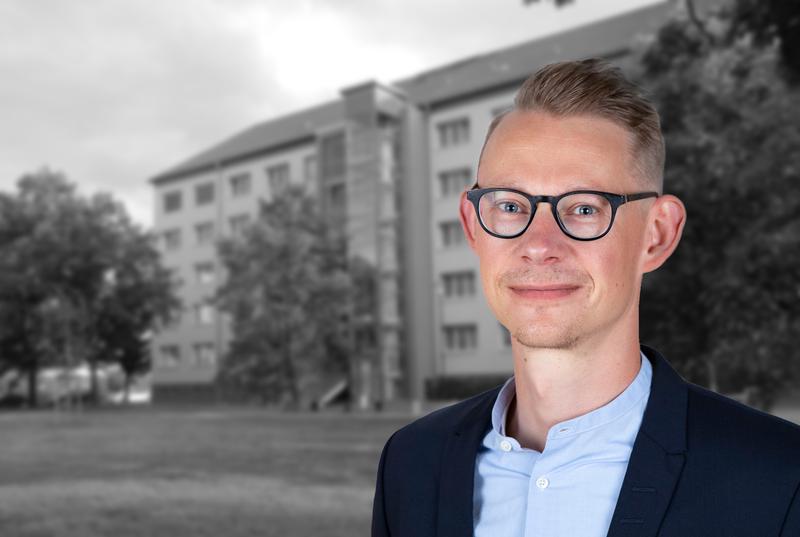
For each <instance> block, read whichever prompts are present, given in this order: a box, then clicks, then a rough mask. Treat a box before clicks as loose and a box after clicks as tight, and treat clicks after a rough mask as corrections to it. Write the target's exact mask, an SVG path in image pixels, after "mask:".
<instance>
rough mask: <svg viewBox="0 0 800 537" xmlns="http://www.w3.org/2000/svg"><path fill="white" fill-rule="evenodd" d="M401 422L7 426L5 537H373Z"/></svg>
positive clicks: (164, 414) (193, 420) (172, 420)
mask: <svg viewBox="0 0 800 537" xmlns="http://www.w3.org/2000/svg"><path fill="white" fill-rule="evenodd" d="M405 421H407V420H403V419H400V418H396V419H392V418H385V417H374V416H349V415H343V414H321V415H310V414H276V413H270V412H266V411H260V410H254V409H205V410H195V411H192V410H166V409H137V410H129V411H126V410H122V411H119V410H107V411H88V412H83V413H72V414H68V413H61V414H56V413H54V412H52V411H42V412H19V413H16V412H9V413H2V414H0V428H2V429H0V433H1V434H2V444H0V445H1V446H2V447H0V535H2V536H3V537H7V536H14V537H17V536H20V537H22V536H24V537H34V536H37V537H39V536H50V535H58V536H64V537H95V536H114V537H130V536H142V537H144V536H148V537H150V536H153V537H156V536H170V537H182V536H192V537H203V536H215V537H241V536H246V535H247V536H250V535H253V536H254V535H258V536H263V537H269V536H280V537H294V536H303V537H305V536H311V535H315V536H320V537H326V536H348V537H349V536H359V535H369V521H370V515H371V509H372V494H373V489H374V480H375V470H376V467H377V463H378V457H379V455H380V449H381V448H382V447H383V443H384V442H385V441H386V439H387V438H388V436H389V434H391V432H392V431H394V430H395V429H397V428H398V427H400V426H402V425H403V424H404V423H405Z"/></svg>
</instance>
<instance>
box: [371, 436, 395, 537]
mask: <svg viewBox="0 0 800 537" xmlns="http://www.w3.org/2000/svg"><path fill="white" fill-rule="evenodd" d="M392 438H394V435H392V436H391V437H389V440H387V441H386V445H385V446H383V451H382V452H381V460H380V462H379V463H378V477H377V479H376V482H375V498H374V499H373V501H372V537H389V536H390V535H391V534H390V533H389V522H388V521H387V519H386V497H385V495H384V481H383V476H384V468H385V466H386V458H387V456H388V453H389V444H390V443H391V442H392Z"/></svg>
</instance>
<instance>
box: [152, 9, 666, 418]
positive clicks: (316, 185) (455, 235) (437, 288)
mask: <svg viewBox="0 0 800 537" xmlns="http://www.w3.org/2000/svg"><path fill="white" fill-rule="evenodd" d="M671 8H672V6H671V4H670V3H669V2H665V3H661V4H656V5H653V6H651V7H647V8H644V9H639V10H636V11H632V12H629V13H626V14H624V15H621V16H617V17H614V18H609V19H605V20H603V21H600V22H597V23H594V24H592V25H589V26H585V27H582V28H578V29H575V30H571V31H569V32H564V33H561V34H557V35H554V36H550V37H547V38H543V39H538V40H535V41H531V42H527V43H523V44H521V45H519V46H515V47H511V48H507V49H504V50H500V51H497V52H492V53H489V54H486V55H482V56H477V57H474V58H469V59H466V60H464V61H461V62H458V63H456V64H452V65H448V66H444V67H442V68H439V69H434V70H431V71H427V72H424V73H421V74H419V75H417V76H415V77H412V78H409V79H405V80H400V81H396V82H394V83H392V84H386V85H384V84H380V83H377V82H368V83H365V84H361V85H357V86H353V87H350V88H345V89H343V90H342V91H341V95H340V97H339V98H338V99H336V100H334V101H331V102H329V103H325V104H322V105H320V106H316V107H313V108H310V109H307V110H303V111H300V112H297V113H294V114H291V115H288V116H284V117H281V118H277V119H273V120H269V121H266V122H263V123H259V124H257V125H254V126H253V127H251V128H249V129H246V130H245V131H243V132H241V133H239V134H237V135H235V136H233V137H232V138H230V139H228V140H225V141H223V142H221V143H220V144H217V145H215V146H214V147H212V148H210V149H208V150H206V151H203V152H201V153H199V154H197V155H195V156H193V157H192V158H190V159H188V160H186V161H184V162H183V163H181V164H179V165H177V166H175V167H174V168H172V169H169V170H167V171H165V172H163V173H161V174H159V175H157V176H156V177H154V178H153V179H151V183H152V184H153V186H154V193H155V201H156V215H155V232H156V233H157V234H158V236H159V237H160V240H161V247H162V249H163V253H164V260H165V264H166V265H167V266H169V267H170V268H173V269H174V270H175V271H176V273H177V274H178V276H179V278H180V280H181V281H182V286H181V291H180V292H181V297H182V299H183V301H184V306H185V308H184V314H183V315H182V317H181V319H180V320H179V322H177V323H176V324H175V325H173V326H172V327H170V328H168V329H165V330H163V331H162V332H160V333H158V334H157V335H156V336H155V337H154V339H153V344H152V345H153V349H152V350H153V356H154V371H153V379H154V388H155V394H156V400H158V398H159V395H160V394H161V396H162V397H165V398H166V397H180V396H181V394H205V395H206V396H213V390H214V383H213V380H214V377H215V375H216V371H217V368H218V366H219V363H220V360H221V359H222V357H223V356H224V353H225V350H226V346H227V342H228V341H229V339H230V326H229V321H228V320H227V319H226V318H225V317H224V316H223V315H220V314H219V313H218V312H217V311H215V309H214V307H213V304H212V303H211V298H212V297H213V295H214V293H215V292H216V289H217V288H218V286H219V284H220V283H221V282H222V281H223V279H224V277H225V276H224V274H223V273H222V271H221V267H220V266H219V261H218V259H217V257H216V252H215V242H216V241H217V240H218V239H221V238H225V237H230V236H234V235H236V234H237V233H240V232H241V230H242V229H243V228H244V227H246V226H247V225H248V224H249V223H250V222H253V221H254V219H255V218H256V217H257V210H258V206H259V200H260V199H267V200H268V199H270V197H271V196H273V195H274V194H275V193H276V192H277V191H279V190H280V189H282V188H285V187H286V186H287V185H289V184H295V185H304V186H305V188H306V189H307V190H309V191H311V192H313V193H314V194H315V195H316V196H318V197H319V199H320V200H321V205H322V207H323V209H324V210H325V211H326V212H327V213H328V214H332V215H336V216H337V217H338V220H339V221H340V222H341V225H342V226H343V228H344V230H345V231H346V236H347V238H348V239H347V240H348V243H347V248H348V254H349V255H350V256H357V257H360V258H361V259H363V260H365V261H366V262H367V263H369V264H370V265H371V266H372V267H374V268H375V270H376V274H377V277H376V296H377V306H376V308H375V313H374V315H372V316H371V317H370V318H369V322H370V323H372V324H373V328H374V333H375V335H376V347H377V349H376V355H375V356H376V357H375V359H374V361H373V362H371V363H364V364H362V367H363V369H364V371H362V377H364V378H371V379H374V381H373V382H370V383H367V384H368V387H366V388H364V390H362V393H361V395H362V396H363V398H364V402H367V401H375V400H380V401H389V400H392V399H394V398H396V397H398V396H401V397H404V398H410V399H411V400H412V401H420V400H421V399H422V398H423V397H424V396H425V392H426V387H427V389H428V391H430V390H431V389H435V387H436V386H440V385H442V384H443V383H444V384H446V383H447V381H448V380H456V381H458V380H464V379H473V380H474V379H481V378H482V379H488V380H491V381H495V380H498V379H501V378H503V377H504V376H507V375H508V374H510V372H511V370H512V362H511V353H510V337H509V334H508V332H507V331H506V330H505V328H504V327H503V326H501V325H500V324H499V323H498V322H497V320H496V319H495V318H494V316H493V314H492V313H491V311H490V310H489V308H488V306H487V305H486V302H485V299H484V297H483V294H482V291H481V283H480V276H479V273H478V265H477V259H476V258H475V256H474V255H473V254H472V252H471V251H470V249H469V248H468V246H467V245H466V243H465V241H464V236H463V232H462V231H461V227H460V224H459V221H458V199H459V194H460V193H461V192H462V191H463V190H464V189H466V188H469V186H470V185H471V184H473V183H474V182H475V177H476V171H477V170H476V168H477V159H478V155H479V152H480V148H481V146H482V144H483V139H484V136H485V133H486V130H487V128H488V126H489V123H490V122H491V120H492V119H493V118H494V116H496V115H497V114H498V113H500V112H502V111H503V110H505V109H507V108H509V107H510V106H511V104H512V102H513V98H514V92H515V90H516V88H517V87H519V85H520V84H521V83H522V81H523V80H524V79H525V78H527V76H528V75H529V74H530V73H532V72H534V71H535V70H536V69H538V68H539V67H541V66H543V65H545V64H547V63H551V62H553V61H559V60H566V59H577V58H583V57H589V56H600V57H605V58H607V59H608V60H610V61H611V62H613V63H616V64H617V65H619V66H620V67H621V68H622V69H623V70H630V69H631V67H632V65H633V64H634V62H635V55H634V52H635V47H636V46H637V43H640V42H641V40H642V39H643V38H644V37H646V36H648V35H652V34H653V33H654V32H655V30H656V29H657V28H658V27H659V26H660V25H662V24H663V23H664V22H665V20H666V19H667V17H668V15H669V13H670V10H671Z"/></svg>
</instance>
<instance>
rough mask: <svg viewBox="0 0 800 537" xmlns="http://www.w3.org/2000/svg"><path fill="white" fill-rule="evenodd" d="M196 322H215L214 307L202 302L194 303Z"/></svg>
mask: <svg viewBox="0 0 800 537" xmlns="http://www.w3.org/2000/svg"><path fill="white" fill-rule="evenodd" d="M194 322H195V323H197V324H211V323H213V322H214V307H213V306H212V305H211V304H209V303H207V302H201V303H199V304H195V305H194Z"/></svg>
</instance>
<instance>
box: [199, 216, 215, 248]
mask: <svg viewBox="0 0 800 537" xmlns="http://www.w3.org/2000/svg"><path fill="white" fill-rule="evenodd" d="M194 234H195V238H196V239H197V244H199V245H202V244H211V243H213V242H214V222H201V223H199V224H197V225H195V226H194Z"/></svg>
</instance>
